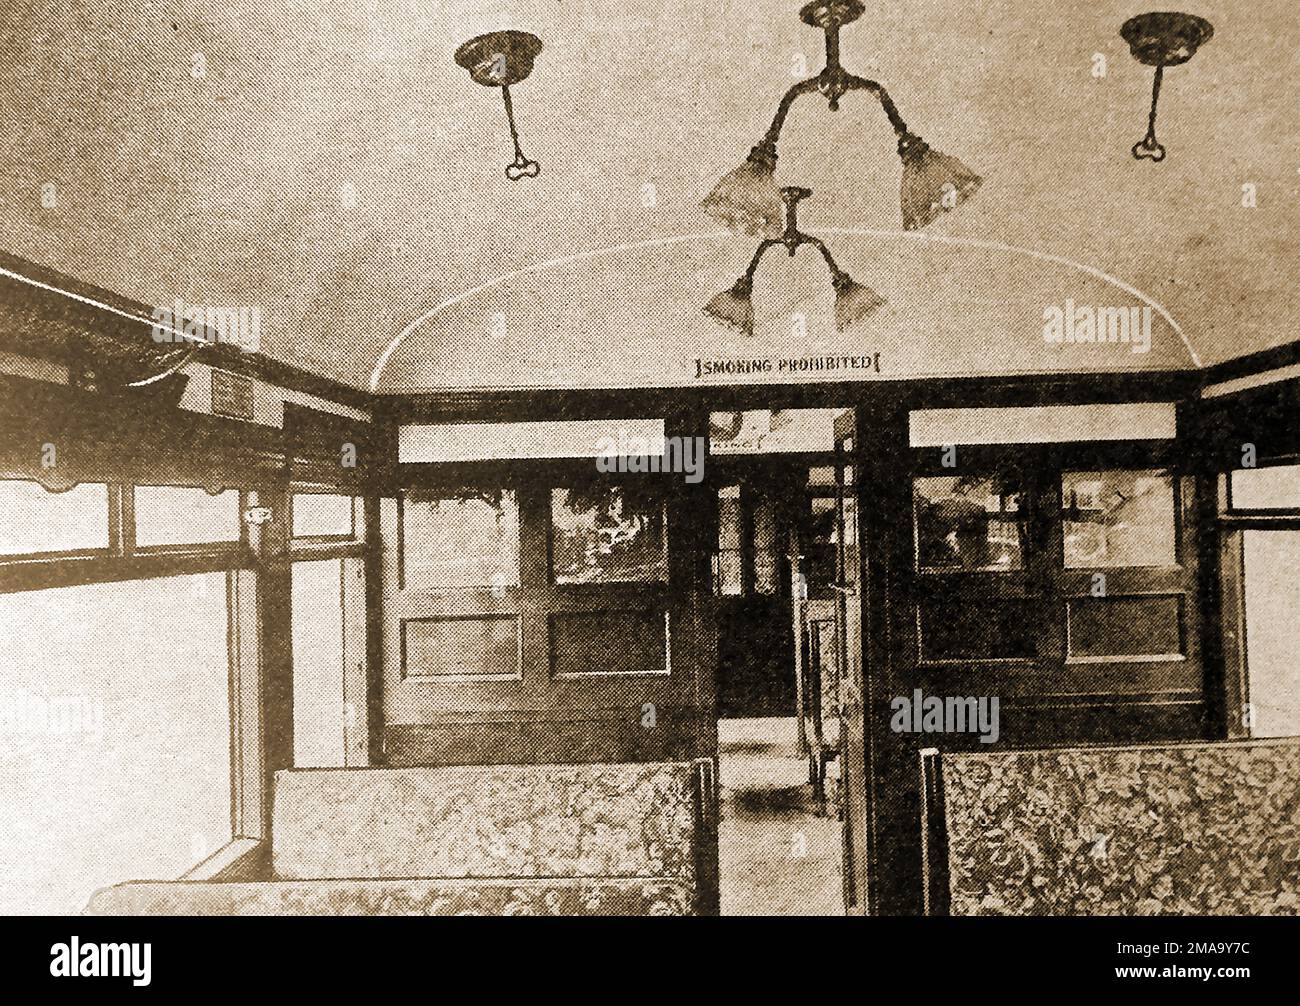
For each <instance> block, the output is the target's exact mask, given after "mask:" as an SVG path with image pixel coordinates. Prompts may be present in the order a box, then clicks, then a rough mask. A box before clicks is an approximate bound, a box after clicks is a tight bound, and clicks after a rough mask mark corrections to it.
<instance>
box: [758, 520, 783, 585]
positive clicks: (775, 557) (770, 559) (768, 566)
mask: <svg viewBox="0 0 1300 1006" xmlns="http://www.w3.org/2000/svg"><path fill="white" fill-rule="evenodd" d="M780 579H781V543H780V542H779V541H777V521H776V506H775V504H774V502H773V500H772V499H771V498H770V497H767V496H765V497H763V498H762V499H760V500H759V501H758V504H757V506H755V507H754V591H755V593H758V594H775V593H777V591H778V589H779V586H780Z"/></svg>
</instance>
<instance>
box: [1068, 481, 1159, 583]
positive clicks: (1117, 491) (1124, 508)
mask: <svg viewBox="0 0 1300 1006" xmlns="http://www.w3.org/2000/svg"><path fill="white" fill-rule="evenodd" d="M1061 507H1062V511H1063V520H1062V523H1063V525H1064V528H1063V531H1064V539H1065V565H1066V568H1067V569H1080V568H1083V569H1088V568H1094V567H1098V566H1101V567H1117V566H1172V565H1174V564H1175V563H1176V562H1177V537H1178V525H1177V521H1176V519H1175V507H1174V481H1173V478H1172V477H1171V476H1170V475H1169V474H1168V473H1167V472H1160V471H1106V472H1067V473H1065V474H1064V475H1063V476H1062V477H1061Z"/></svg>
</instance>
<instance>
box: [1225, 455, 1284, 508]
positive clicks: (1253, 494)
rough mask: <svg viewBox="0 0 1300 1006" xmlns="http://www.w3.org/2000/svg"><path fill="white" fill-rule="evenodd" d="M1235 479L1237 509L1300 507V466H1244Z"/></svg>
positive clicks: (1233, 490)
mask: <svg viewBox="0 0 1300 1006" xmlns="http://www.w3.org/2000/svg"><path fill="white" fill-rule="evenodd" d="M1231 479H1232V508H1233V509H1234V510H1300V465H1277V466H1274V467H1271V468H1240V469H1238V470H1236V471H1234V472H1233V473H1232V475H1231Z"/></svg>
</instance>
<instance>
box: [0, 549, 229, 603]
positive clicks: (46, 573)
mask: <svg viewBox="0 0 1300 1006" xmlns="http://www.w3.org/2000/svg"><path fill="white" fill-rule="evenodd" d="M251 565H252V559H251V557H250V556H249V553H248V550H247V549H245V548H242V547H240V546H238V545H232V546H228V547H225V548H221V549H211V550H208V549H204V550H194V551H176V552H149V553H139V552H137V553H136V554H135V555H130V556H125V555H93V556H79V557H70V556H59V557H52V558H44V559H18V560H12V561H11V560H5V561H3V562H0V594H7V593H15V592H17V591H24V590H48V589H50V588H52V587H76V586H81V585H83V584H91V583H119V582H121V581H123V580H148V579H153V578H155V577H163V576H189V575H192V574H196V573H224V572H230V571H232V570H239V569H248V568H250V567H251Z"/></svg>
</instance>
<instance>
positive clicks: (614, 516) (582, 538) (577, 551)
mask: <svg viewBox="0 0 1300 1006" xmlns="http://www.w3.org/2000/svg"><path fill="white" fill-rule="evenodd" d="M667 536H668V519H667V514H666V508H665V506H664V501H663V499H662V498H661V497H659V496H657V495H654V494H652V493H648V492H646V491H644V490H642V489H641V488H640V487H639V486H638V487H635V488H634V487H632V486H631V485H598V486H595V487H593V488H589V489H554V490H552V492H551V557H552V562H553V568H554V572H555V582H556V583H629V582H632V583H636V582H647V581H648V582H654V581H664V580H667V579H668V537H667Z"/></svg>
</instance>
